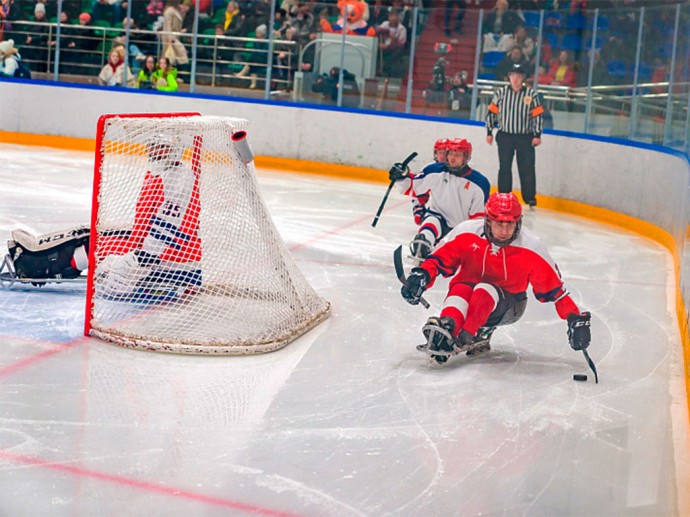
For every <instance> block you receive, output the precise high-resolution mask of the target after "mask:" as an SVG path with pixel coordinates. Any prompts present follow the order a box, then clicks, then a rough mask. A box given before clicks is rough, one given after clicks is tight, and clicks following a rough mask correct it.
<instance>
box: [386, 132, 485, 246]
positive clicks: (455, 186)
mask: <svg viewBox="0 0 690 517" xmlns="http://www.w3.org/2000/svg"><path fill="white" fill-rule="evenodd" d="M447 149H448V153H447V157H446V162H445V163H435V164H430V165H428V166H427V167H425V168H424V170H422V171H421V172H419V173H417V174H411V173H410V171H409V169H407V170H403V168H402V167H401V166H400V165H401V164H398V163H396V164H395V165H393V167H391V169H390V171H389V178H390V180H391V181H395V183H396V185H397V186H398V189H399V190H400V191H401V192H402V193H404V194H405V195H409V196H413V197H417V196H419V195H420V194H425V193H429V194H430V199H429V202H428V203H427V205H426V211H425V214H424V218H423V219H422V221H421V226H420V227H419V232H418V234H417V236H416V237H415V238H414V239H413V241H412V242H411V244H410V251H411V252H412V255H413V256H415V257H417V258H419V259H423V258H426V257H427V256H429V254H430V253H431V250H432V249H433V248H434V246H435V245H436V243H438V242H439V241H440V240H441V239H442V238H443V237H444V236H445V235H446V234H447V233H448V232H449V231H450V230H452V229H453V228H454V227H455V226H457V225H458V224H460V223H461V222H463V221H466V220H467V219H472V218H476V217H483V216H484V204H485V203H486V201H487V199H488V198H489V188H490V184H489V180H487V179H486V177H485V176H484V175H483V174H481V173H480V172H478V171H476V170H473V169H472V168H471V167H470V166H469V165H468V162H469V161H470V159H471V158H472V144H470V143H469V142H468V141H467V140H465V139H460V138H456V139H454V140H451V141H450V143H448V144H447Z"/></svg>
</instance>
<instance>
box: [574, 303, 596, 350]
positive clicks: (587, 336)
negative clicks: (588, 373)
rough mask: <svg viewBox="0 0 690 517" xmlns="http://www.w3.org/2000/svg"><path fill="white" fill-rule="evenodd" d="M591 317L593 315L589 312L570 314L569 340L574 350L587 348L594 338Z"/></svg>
mask: <svg viewBox="0 0 690 517" xmlns="http://www.w3.org/2000/svg"><path fill="white" fill-rule="evenodd" d="M591 319H592V315H591V314H590V313H589V312H583V313H582V314H571V315H570V316H568V342H569V343H570V348H572V349H573V350H587V347H588V346H589V342H590V341H591V339H592V334H591V331H590V320H591Z"/></svg>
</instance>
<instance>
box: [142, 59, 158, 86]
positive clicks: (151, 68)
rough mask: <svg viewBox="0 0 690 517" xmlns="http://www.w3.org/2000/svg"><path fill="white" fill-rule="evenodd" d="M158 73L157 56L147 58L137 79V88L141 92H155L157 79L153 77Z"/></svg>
mask: <svg viewBox="0 0 690 517" xmlns="http://www.w3.org/2000/svg"><path fill="white" fill-rule="evenodd" d="M157 71H158V65H157V64H156V56H146V59H144V62H143V63H142V68H141V70H140V71H139V76H138V77H137V88H139V89H140V90H155V89H156V79H155V78H154V77H153V74H155V73H156V72H157Z"/></svg>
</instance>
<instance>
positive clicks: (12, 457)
mask: <svg viewBox="0 0 690 517" xmlns="http://www.w3.org/2000/svg"><path fill="white" fill-rule="evenodd" d="M0 458H4V459H6V460H9V461H14V462H16V463H22V464H24V465H33V466H36V467H42V468H46V469H49V470H54V471H58V472H67V473H68V474H74V475H75V476H81V477H87V478H92V479H98V480H101V481H106V482H109V483H114V484H116V485H124V486H129V487H132V488H138V489H140V490H146V491H148V492H157V493H159V494H163V495H168V496H174V497H180V498H182V499H189V500H191V501H197V502H200V503H208V504H212V505H215V506H222V507H225V508H233V509H235V510H242V511H244V512H249V513H253V514H256V515H269V516H272V517H298V516H297V515H295V514H290V513H285V512H279V511H275V510H269V509H267V508H260V507H258V506H252V505H249V504H244V503H239V502H237V501H230V500H227V499H220V498H218V497H211V496H207V495H203V494H196V493H194V492H189V491H186V490H180V489H177V488H172V487H166V486H160V485H156V484H153V483H149V482H146V481H138V480H136V479H131V478H126V477H123V476H117V475H114V474H106V473H103V472H96V471H93V470H88V469H84V468H80V467H73V466H70V465H64V464H60V463H51V462H48V461H45V460H42V459H39V458H32V457H29V456H22V455H19V454H12V453H11V452H7V451H0Z"/></svg>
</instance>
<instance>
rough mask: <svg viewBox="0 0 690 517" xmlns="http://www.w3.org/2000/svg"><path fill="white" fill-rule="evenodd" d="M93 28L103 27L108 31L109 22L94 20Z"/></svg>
mask: <svg viewBox="0 0 690 517" xmlns="http://www.w3.org/2000/svg"><path fill="white" fill-rule="evenodd" d="M93 26H94V27H103V28H105V29H109V28H110V27H111V25H110V22H109V21H108V20H96V21H95V22H93Z"/></svg>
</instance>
